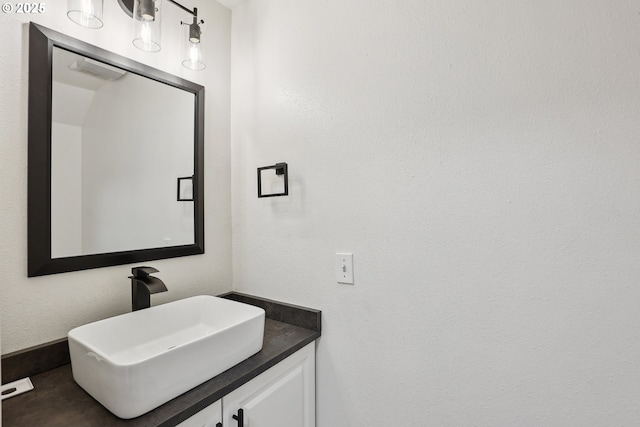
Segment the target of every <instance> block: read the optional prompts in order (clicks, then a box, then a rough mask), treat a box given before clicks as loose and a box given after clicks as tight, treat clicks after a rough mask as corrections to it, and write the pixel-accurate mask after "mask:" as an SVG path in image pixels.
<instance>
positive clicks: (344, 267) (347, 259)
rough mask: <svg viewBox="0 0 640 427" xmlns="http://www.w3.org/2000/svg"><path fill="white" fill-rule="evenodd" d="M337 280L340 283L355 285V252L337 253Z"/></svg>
mask: <svg viewBox="0 0 640 427" xmlns="http://www.w3.org/2000/svg"><path fill="white" fill-rule="evenodd" d="M336 280H337V281H338V283H344V284H346V285H353V254H347V253H337V254H336Z"/></svg>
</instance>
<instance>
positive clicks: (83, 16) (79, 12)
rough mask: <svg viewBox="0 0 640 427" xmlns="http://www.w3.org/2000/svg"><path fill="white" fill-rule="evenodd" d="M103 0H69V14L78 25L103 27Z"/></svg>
mask: <svg viewBox="0 0 640 427" xmlns="http://www.w3.org/2000/svg"><path fill="white" fill-rule="evenodd" d="M102 4H103V0H67V16H68V17H69V19H71V20H72V21H73V22H75V23H76V24H78V25H82V26H83V27H87V28H102Z"/></svg>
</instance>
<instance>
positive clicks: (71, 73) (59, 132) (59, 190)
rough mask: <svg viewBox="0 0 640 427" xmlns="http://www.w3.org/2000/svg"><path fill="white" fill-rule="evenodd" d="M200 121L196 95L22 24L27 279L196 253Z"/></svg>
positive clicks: (200, 242)
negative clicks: (25, 45)
mask: <svg viewBox="0 0 640 427" xmlns="http://www.w3.org/2000/svg"><path fill="white" fill-rule="evenodd" d="M203 117H204V88H203V87H202V86H200V85H197V84H194V83H192V82H188V81H186V80H183V79H180V78H178V77H176V76H173V75H170V74H168V73H165V72H162V71H159V70H156V69H153V68H151V67H148V66H145V65H143V64H140V63H137V62H135V61H132V60H129V59H127V58H123V57H121V56H118V55H116V54H113V53H111V52H108V51H105V50H102V49H100V48H97V47H95V46H91V45H88V44H86V43H84V42H81V41H79V40H76V39H73V38H71V37H68V36H65V35H63V34H60V33H57V32H55V31H52V30H50V29H48V28H44V27H42V26H39V25H37V24H33V23H32V24H30V36H29V171H28V174H29V187H28V191H29V194H28V202H29V210H28V228H29V230H28V231H29V236H28V240H29V242H28V243H29V245H28V250H29V254H28V257H29V261H28V264H29V265H28V275H29V276H39V275H45V274H53V273H60V272H66V271H75V270H83V269H88V268H96V267H104V266H109V265H117V264H126V263H133V262H139V261H148V260H153V259H162V258H170V257H177V256H185V255H193V254H200V253H204V218H203V216H204V206H203V201H204V197H203V140H204V129H203ZM176 194H177V195H178V197H176Z"/></svg>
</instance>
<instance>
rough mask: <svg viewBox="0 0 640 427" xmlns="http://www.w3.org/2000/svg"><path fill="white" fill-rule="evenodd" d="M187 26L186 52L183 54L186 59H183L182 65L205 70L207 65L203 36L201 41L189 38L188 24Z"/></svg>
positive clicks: (196, 69) (191, 68)
mask: <svg viewBox="0 0 640 427" xmlns="http://www.w3.org/2000/svg"><path fill="white" fill-rule="evenodd" d="M185 27H186V28H187V33H186V34H185V35H184V52H183V55H182V57H183V58H184V60H183V61H182V65H183V66H184V67H186V68H188V69H190V70H195V71H200V70H204V69H205V67H206V65H205V62H204V53H203V49H202V47H203V46H202V37H200V41H199V42H197V43H193V42H192V41H191V40H190V39H189V30H188V28H189V27H188V26H186V25H185Z"/></svg>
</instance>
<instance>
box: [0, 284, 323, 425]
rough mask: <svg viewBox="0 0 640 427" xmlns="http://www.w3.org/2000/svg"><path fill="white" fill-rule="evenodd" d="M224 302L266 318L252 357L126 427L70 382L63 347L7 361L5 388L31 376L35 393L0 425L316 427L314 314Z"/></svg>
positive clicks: (244, 298) (22, 398) (259, 301)
mask: <svg viewBox="0 0 640 427" xmlns="http://www.w3.org/2000/svg"><path fill="white" fill-rule="evenodd" d="M223 296H224V297H225V298H228V299H232V300H235V301H239V302H244V303H248V304H251V305H255V306H258V307H261V308H263V309H264V310H265V313H266V320H265V328H264V343H263V347H262V350H261V351H260V352H258V353H257V354H255V355H253V356H251V357H250V358H248V359H246V360H245V361H243V362H241V363H239V364H238V365H236V366H234V367H232V368H230V369H228V370H226V371H224V372H222V373H221V374H219V375H217V376H216V377H214V378H212V379H210V380H208V381H206V382H204V383H203V384H200V385H199V386H197V387H195V388H193V389H191V390H189V391H187V392H186V393H184V394H182V395H180V396H178V397H176V398H175V399H173V400H171V401H169V402H167V403H165V404H164V405H162V406H160V407H158V408H156V409H154V410H152V411H150V412H148V413H146V414H144V415H142V416H140V417H137V418H133V419H130V420H123V419H120V418H118V417H116V416H115V415H113V414H111V413H110V412H109V411H108V410H107V409H105V408H104V407H103V406H102V405H100V403H98V402H97V401H96V400H94V399H93V398H92V397H91V396H90V395H89V394H87V393H86V392H85V391H84V390H83V389H82V388H80V386H78V385H77V384H76V383H75V382H74V380H73V377H72V372H71V366H70V364H69V355H68V348H67V345H66V344H67V343H66V340H60V341H58V342H56V343H53V344H51V345H43V346H39V347H38V348H34V349H29V350H25V351H20V352H16V353H12V354H8V355H5V356H3V360H2V363H3V365H2V375H3V383H7V382H10V381H14V380H17V379H20V378H22V377H25V376H29V377H30V378H31V380H32V382H33V385H34V390H32V391H30V392H27V393H24V394H22V395H19V396H15V397H12V398H10V399H7V400H5V401H3V408H2V423H3V425H4V426H5V427H10V426H25V425H46V426H76V425H77V426H145V427H152V426H176V425H180V426H182V427H185V426H207V427H219V426H220V425H222V426H224V427H230V426H232V427H237V426H243V425H244V426H247V425H249V422H248V421H245V423H244V424H241V423H240V421H242V418H244V420H249V419H250V420H252V421H251V422H252V423H256V422H258V420H260V421H261V422H263V424H261V425H278V426H279V427H289V426H291V427H312V426H314V425H315V340H316V339H318V338H319V337H320V334H321V313H320V311H318V310H313V309H308V308H303V307H297V306H292V305H289V304H283V303H279V302H275V301H271V300H266V299H263V298H257V297H252V296H249V295H245V294H240V293H235V292H232V293H229V294H225V295H223ZM65 350H66V355H65V354H64V353H65ZM203 357H206V355H203ZM60 365H61V366H60Z"/></svg>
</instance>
